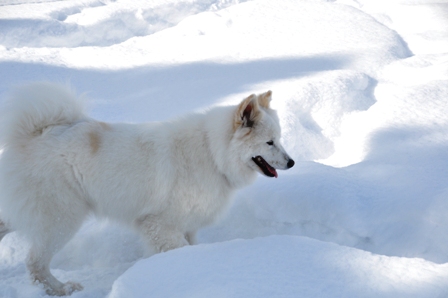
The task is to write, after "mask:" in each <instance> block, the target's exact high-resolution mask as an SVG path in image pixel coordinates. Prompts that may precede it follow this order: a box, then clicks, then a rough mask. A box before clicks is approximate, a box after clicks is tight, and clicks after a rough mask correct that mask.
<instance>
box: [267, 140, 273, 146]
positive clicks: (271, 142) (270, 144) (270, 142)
mask: <svg viewBox="0 0 448 298" xmlns="http://www.w3.org/2000/svg"><path fill="white" fill-rule="evenodd" d="M266 144H268V145H269V146H272V145H274V141H269V142H266Z"/></svg>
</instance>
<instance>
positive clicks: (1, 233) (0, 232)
mask: <svg viewBox="0 0 448 298" xmlns="http://www.w3.org/2000/svg"><path fill="white" fill-rule="evenodd" d="M10 232H12V230H11V229H10V228H9V227H8V226H6V224H5V223H4V222H3V221H2V220H1V219H0V241H2V239H3V237H5V236H6V234H8V233H10Z"/></svg>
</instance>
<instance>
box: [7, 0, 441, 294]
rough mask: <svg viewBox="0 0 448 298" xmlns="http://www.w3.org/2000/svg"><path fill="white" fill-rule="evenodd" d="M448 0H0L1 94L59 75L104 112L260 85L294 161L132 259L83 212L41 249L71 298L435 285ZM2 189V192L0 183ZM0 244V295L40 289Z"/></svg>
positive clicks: (174, 106)
mask: <svg viewBox="0 0 448 298" xmlns="http://www.w3.org/2000/svg"><path fill="white" fill-rule="evenodd" d="M447 13H448V1H445V0H387V1H386V0H356V1H355V0H337V1H324V0H300V1H297V0H279V1H267V0H252V1H238V0H169V1H132V2H129V1H124V0H123V1H122V0H116V1H107V0H101V1H100V0H67V1H51V0H50V1H43V0H36V1H34V0H0V77H1V80H0V98H1V99H0V100H3V98H5V96H6V95H7V93H8V91H9V90H10V89H11V87H12V86H14V85H17V84H22V83H25V82H28V81H35V80H50V81H56V82H62V83H66V82H69V83H70V84H71V85H72V86H73V87H75V88H76V89H77V90H78V91H79V92H80V93H84V92H85V93H86V95H87V97H88V98H89V99H90V106H89V108H90V111H91V112H90V114H91V115H92V116H93V117H96V118H98V119H101V120H104V121H127V122H142V121H156V120H166V119H169V118H172V117H175V116H178V115H181V114H183V113H186V112H188V111H192V110H198V109H203V108H204V107H207V106H210V105H216V104H228V103H235V102H237V101H239V100H240V99H241V98H242V97H243V96H246V95H248V94H250V93H260V92H263V91H266V90H269V89H270V90H273V97H274V101H273V105H274V107H275V108H276V109H277V110H278V112H279V115H280V118H281V124H282V128H283V136H284V137H283V139H284V140H283V141H284V145H285V148H286V149H287V150H288V152H289V153H290V155H291V156H293V158H294V159H295V160H296V166H295V167H294V168H293V169H291V170H289V171H287V172H279V178H278V179H267V178H265V177H259V178H258V179H257V181H256V183H255V184H254V185H252V186H250V187H247V188H245V189H243V190H241V191H239V192H238V193H237V195H236V196H235V201H234V204H233V205H232V207H231V208H230V210H228V212H227V213H226V214H224V215H223V216H222V218H221V219H220V220H219V221H218V222H217V223H216V224H214V225H212V226H210V227H207V228H205V229H203V230H201V231H200V233H199V235H198V238H199V242H200V243H199V244H198V245H196V246H192V247H185V248H182V249H178V250H174V251H170V252H167V253H163V254H157V255H153V256H151V257H149V258H146V259H144V258H143V251H144V249H143V244H142V243H141V241H140V239H139V238H138V236H137V235H135V234H134V233H133V232H132V231H129V230H127V229H125V228H123V227H120V226H117V225H115V224H114V223H110V222H104V221H98V220H96V219H93V218H92V219H90V220H89V221H88V222H87V223H86V224H85V225H84V226H83V227H82V229H81V230H80V231H79V233H78V234H77V235H76V236H75V237H74V238H73V239H72V241H71V242H69V243H68V244H67V246H66V247H65V248H64V249H63V250H62V251H60V252H59V253H58V254H57V255H56V256H55V258H54V260H53V262H52V264H51V268H52V272H53V273H54V274H55V276H56V277H57V278H60V279H61V280H64V281H65V280H69V279H70V280H74V281H77V282H81V283H82V284H83V285H84V287H85V289H84V290H83V291H81V292H76V293H74V294H73V297H110V298H113V297H147V296H154V297H445V296H447V295H448V286H447V285H446V278H447V275H448V267H447V265H446V264H447V263H448V245H447V243H448V217H447V216H446V214H448V150H447V149H448V148H447V147H448V133H447V131H448V117H447V115H448V101H447V100H446V98H448V18H446V15H447ZM0 195H1V192H0ZM26 253H27V243H26V241H25V240H24V239H22V238H21V237H20V236H19V235H17V234H16V233H11V234H8V235H7V236H6V237H5V238H4V239H3V240H2V242H1V243H0V297H31V298H32V297H43V296H45V293H44V290H42V289H41V288H39V287H36V286H34V285H32V284H31V282H30V280H29V278H28V273H27V272H26V267H25V263H24V261H25V257H26Z"/></svg>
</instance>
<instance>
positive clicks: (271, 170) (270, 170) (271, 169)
mask: <svg viewBox="0 0 448 298" xmlns="http://www.w3.org/2000/svg"><path fill="white" fill-rule="evenodd" d="M269 172H271V173H272V175H274V177H275V178H277V177H278V175H277V171H276V170H275V169H274V168H269Z"/></svg>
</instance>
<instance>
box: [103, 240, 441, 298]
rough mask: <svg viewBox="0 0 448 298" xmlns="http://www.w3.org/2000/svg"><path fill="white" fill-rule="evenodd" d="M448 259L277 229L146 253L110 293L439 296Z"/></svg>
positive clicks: (117, 296) (116, 296) (119, 296)
mask: <svg viewBox="0 0 448 298" xmlns="http://www.w3.org/2000/svg"><path fill="white" fill-rule="evenodd" d="M447 266H448V265H435V264H433V263H430V262H427V261H424V260H421V259H405V258H393V257H385V256H379V255H373V254H371V253H368V252H364V251H361V250H356V249H353V248H348V247H342V246H337V245H335V244H330V243H322V242H319V241H316V240H311V239H308V238H302V237H292V236H271V237H267V238H258V239H253V240H251V241H247V240H233V241H230V242H224V243H216V244H209V245H198V246H194V247H186V248H182V249H178V250H175V251H171V252H168V253H162V254H158V255H155V256H153V257H151V258H149V259H145V260H141V261H139V262H137V263H136V264H135V265H134V266H133V267H132V268H130V269H129V270H128V271H126V272H125V273H124V274H123V275H122V276H120V278H118V279H117V280H116V281H115V282H114V284H113V286H112V291H111V292H110V294H109V296H108V297H109V298H126V297H148V296H151V297H178V298H183V297H185V298H186V297H195V298H200V297H204V298H205V297H207V298H208V297H234V298H237V297H241V298H246V297H259V298H263V297H266V298H268V297H269V298H271V297H291V298H293V297H321V298H325V297H329V298H333V297H372V298H373V297H375V298H377V297H391V298H396V297H441V296H440V295H442V294H447V293H448V286H447V285H445V286H440V285H442V284H443V283H444V280H446V278H447V277H448V271H447V270H446V267H447ZM272 272H275V274H272ZM311 285H316V286H311Z"/></svg>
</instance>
